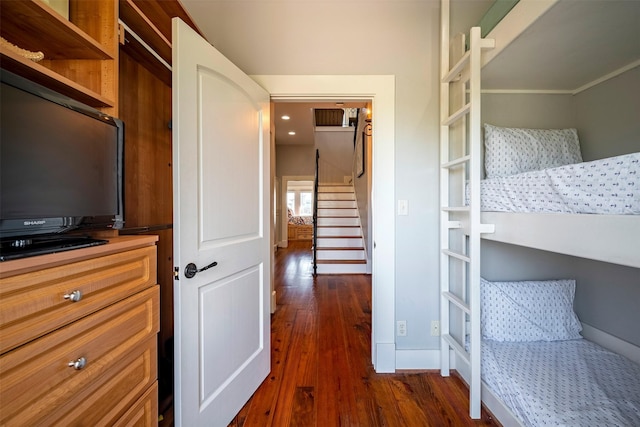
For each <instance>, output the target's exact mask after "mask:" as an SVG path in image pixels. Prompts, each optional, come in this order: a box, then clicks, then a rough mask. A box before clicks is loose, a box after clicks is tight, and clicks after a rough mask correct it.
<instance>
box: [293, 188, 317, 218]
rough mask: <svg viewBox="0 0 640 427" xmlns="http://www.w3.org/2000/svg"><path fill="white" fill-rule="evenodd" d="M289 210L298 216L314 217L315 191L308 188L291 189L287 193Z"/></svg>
mask: <svg viewBox="0 0 640 427" xmlns="http://www.w3.org/2000/svg"><path fill="white" fill-rule="evenodd" d="M287 208H289V209H291V211H292V212H293V214H294V215H296V216H311V215H313V191H310V190H308V187H307V188H296V189H289V191H287Z"/></svg>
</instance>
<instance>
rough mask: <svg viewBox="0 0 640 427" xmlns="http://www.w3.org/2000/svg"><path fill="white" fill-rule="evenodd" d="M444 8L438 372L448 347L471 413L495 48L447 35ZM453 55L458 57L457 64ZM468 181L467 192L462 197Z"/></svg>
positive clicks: (489, 228) (475, 397)
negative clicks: (485, 113) (483, 88)
mask: <svg viewBox="0 0 640 427" xmlns="http://www.w3.org/2000/svg"><path fill="white" fill-rule="evenodd" d="M441 13H442V15H441V19H442V22H441V26H442V28H441V29H442V34H441V41H442V45H441V64H440V65H441V76H442V80H441V85H440V86H441V88H440V118H441V128H440V156H441V169H440V202H441V215H440V218H441V219H440V222H441V225H440V244H441V255H440V289H441V303H440V323H441V356H440V363H441V368H440V370H441V375H443V376H448V375H449V370H450V350H451V349H453V350H454V353H455V354H456V355H457V356H458V360H461V361H462V362H463V363H464V364H466V365H467V366H468V370H467V371H468V372H469V375H468V378H467V381H468V383H469V403H470V404H469V414H470V416H471V418H474V419H477V418H480V412H481V395H480V390H481V378H480V345H481V342H480V235H481V233H491V232H493V229H494V227H493V225H492V224H482V223H481V219H480V178H481V171H482V164H481V135H480V132H481V123H480V69H481V52H482V50H483V49H491V48H493V47H494V41H493V40H490V39H482V38H481V36H480V28H479V27H474V28H472V29H471V32H470V37H469V38H470V40H469V50H467V51H465V36H464V35H459V36H456V37H455V38H454V40H453V42H452V43H450V42H449V1H448V0H443V1H442V12H441ZM450 59H452V60H453V61H452V62H455V64H454V65H453V66H452V67H451V66H450V63H449V62H450ZM467 89H468V91H467ZM467 92H468V93H467ZM467 182H468V183H469V184H468V185H469V190H470V191H469V194H470V198H469V201H468V203H465V197H464V194H465V185H467V184H466V183H467ZM452 319H453V320H452ZM467 324H469V325H470V328H469V330H467ZM467 337H468V339H469V351H467V349H466V347H465V340H467Z"/></svg>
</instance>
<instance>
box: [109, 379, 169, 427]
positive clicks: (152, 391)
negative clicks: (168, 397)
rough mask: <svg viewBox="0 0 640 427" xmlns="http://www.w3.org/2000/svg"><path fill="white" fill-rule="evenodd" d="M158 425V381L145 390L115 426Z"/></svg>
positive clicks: (137, 426) (139, 426)
mask: <svg viewBox="0 0 640 427" xmlns="http://www.w3.org/2000/svg"><path fill="white" fill-rule="evenodd" d="M157 425H158V382H157V381H156V382H155V383H153V385H152V386H151V387H150V388H149V389H148V390H147V391H146V392H145V394H143V395H142V397H140V399H138V401H137V402H136V403H134V404H133V406H132V407H131V408H130V409H129V410H128V411H127V413H126V414H124V415H123V416H122V418H120V419H119V420H118V421H117V422H116V423H115V424H113V427H148V426H157Z"/></svg>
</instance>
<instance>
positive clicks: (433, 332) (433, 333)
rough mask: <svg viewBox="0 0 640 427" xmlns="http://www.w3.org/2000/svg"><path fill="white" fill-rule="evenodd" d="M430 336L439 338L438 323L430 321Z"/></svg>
mask: <svg viewBox="0 0 640 427" xmlns="http://www.w3.org/2000/svg"><path fill="white" fill-rule="evenodd" d="M431 336H432V337H437V336H440V321H439V320H432V321H431Z"/></svg>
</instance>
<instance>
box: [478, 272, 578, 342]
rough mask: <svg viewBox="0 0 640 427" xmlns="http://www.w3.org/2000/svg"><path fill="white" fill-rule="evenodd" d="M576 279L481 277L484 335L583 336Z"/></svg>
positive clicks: (502, 337) (508, 338)
mask: <svg viewBox="0 0 640 427" xmlns="http://www.w3.org/2000/svg"><path fill="white" fill-rule="evenodd" d="M575 287H576V281H575V280H546V281H522V282H490V281H488V280H485V279H482V278H481V279H480V310H481V311H480V313H481V314H480V317H481V330H482V336H483V338H487V339H490V340H494V341H514V342H525V341H560V340H571V339H578V338H582V336H581V335H580V331H581V330H582V325H581V324H580V321H579V320H578V316H576V314H575V313H574V311H573V297H574V295H575Z"/></svg>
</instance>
